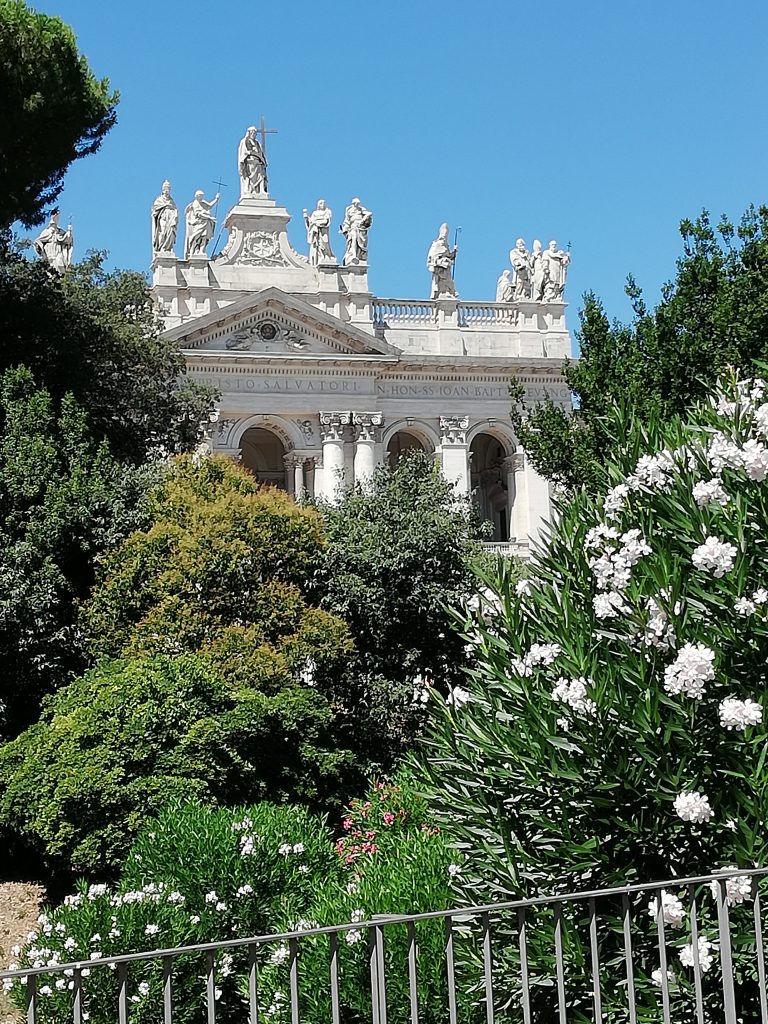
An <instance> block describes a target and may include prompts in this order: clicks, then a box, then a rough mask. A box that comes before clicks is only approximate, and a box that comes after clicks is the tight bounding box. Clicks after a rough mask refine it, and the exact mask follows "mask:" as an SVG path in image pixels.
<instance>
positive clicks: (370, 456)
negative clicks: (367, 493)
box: [352, 412, 384, 490]
mask: <svg viewBox="0 0 768 1024" xmlns="http://www.w3.org/2000/svg"><path fill="white" fill-rule="evenodd" d="M352 422H353V424H354V426H355V483H356V484H360V486H361V487H362V488H363V489H364V490H368V489H369V488H370V484H371V480H372V478H373V474H374V472H375V470H376V442H377V433H378V431H379V428H380V427H381V425H382V423H383V422H384V417H383V416H382V414H381V413H380V412H355V413H353V414H352Z"/></svg>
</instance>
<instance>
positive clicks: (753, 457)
mask: <svg viewBox="0 0 768 1024" xmlns="http://www.w3.org/2000/svg"><path fill="white" fill-rule="evenodd" d="M741 457H742V461H743V464H744V470H745V471H746V474H747V476H748V477H749V479H750V480H757V481H761V480H765V477H766V474H768V448H766V447H765V445H764V444H761V443H760V442H759V441H755V440H754V439H750V440H749V441H746V442H745V444H744V447H743V449H742V455H741Z"/></svg>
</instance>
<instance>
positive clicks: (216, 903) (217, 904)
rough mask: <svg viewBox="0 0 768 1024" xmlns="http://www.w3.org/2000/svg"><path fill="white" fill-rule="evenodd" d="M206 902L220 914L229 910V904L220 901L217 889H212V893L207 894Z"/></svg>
mask: <svg viewBox="0 0 768 1024" xmlns="http://www.w3.org/2000/svg"><path fill="white" fill-rule="evenodd" d="M205 902H206V903H207V904H208V905H209V906H213V909H214V910H217V911H218V912H219V913H223V911H225V910H226V909H227V904H226V903H225V902H224V900H222V899H219V897H218V895H217V893H216V890H215V889H211V891H210V892H207V893H206V894H205Z"/></svg>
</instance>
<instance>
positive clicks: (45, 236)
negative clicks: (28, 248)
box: [32, 210, 74, 274]
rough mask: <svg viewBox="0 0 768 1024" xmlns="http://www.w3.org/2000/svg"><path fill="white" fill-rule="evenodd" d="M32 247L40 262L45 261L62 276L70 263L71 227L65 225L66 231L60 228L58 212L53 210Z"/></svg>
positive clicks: (72, 242)
mask: <svg viewBox="0 0 768 1024" xmlns="http://www.w3.org/2000/svg"><path fill="white" fill-rule="evenodd" d="M32 245H33V247H34V250H35V252H36V253H37V255H38V256H39V257H40V259H41V260H45V262H46V263H47V264H49V266H51V267H53V269H54V270H58V272H59V273H60V274H63V273H64V271H65V270H66V269H67V267H68V266H69V265H70V263H71V262H72V247H73V245H74V240H73V237H72V225H71V224H69V225H67V229H66V231H65V230H64V228H62V227H60V226H59V211H58V210H54V211H53V213H52V214H51V219H50V220H49V221H48V224H47V225H46V227H44V228H43V230H42V231H41V232H40V234H39V235H38V236H37V238H36V239H35V240H34V242H33V243H32Z"/></svg>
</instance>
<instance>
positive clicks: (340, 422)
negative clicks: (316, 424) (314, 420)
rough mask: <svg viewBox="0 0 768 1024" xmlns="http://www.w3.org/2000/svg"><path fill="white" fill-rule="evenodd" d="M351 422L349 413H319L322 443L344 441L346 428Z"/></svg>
mask: <svg viewBox="0 0 768 1024" xmlns="http://www.w3.org/2000/svg"><path fill="white" fill-rule="evenodd" d="M351 422H352V414H351V413H349V412H321V413H320V437H321V439H322V440H323V441H343V440H345V434H346V428H347V427H348V426H349V425H350V423H351Z"/></svg>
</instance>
